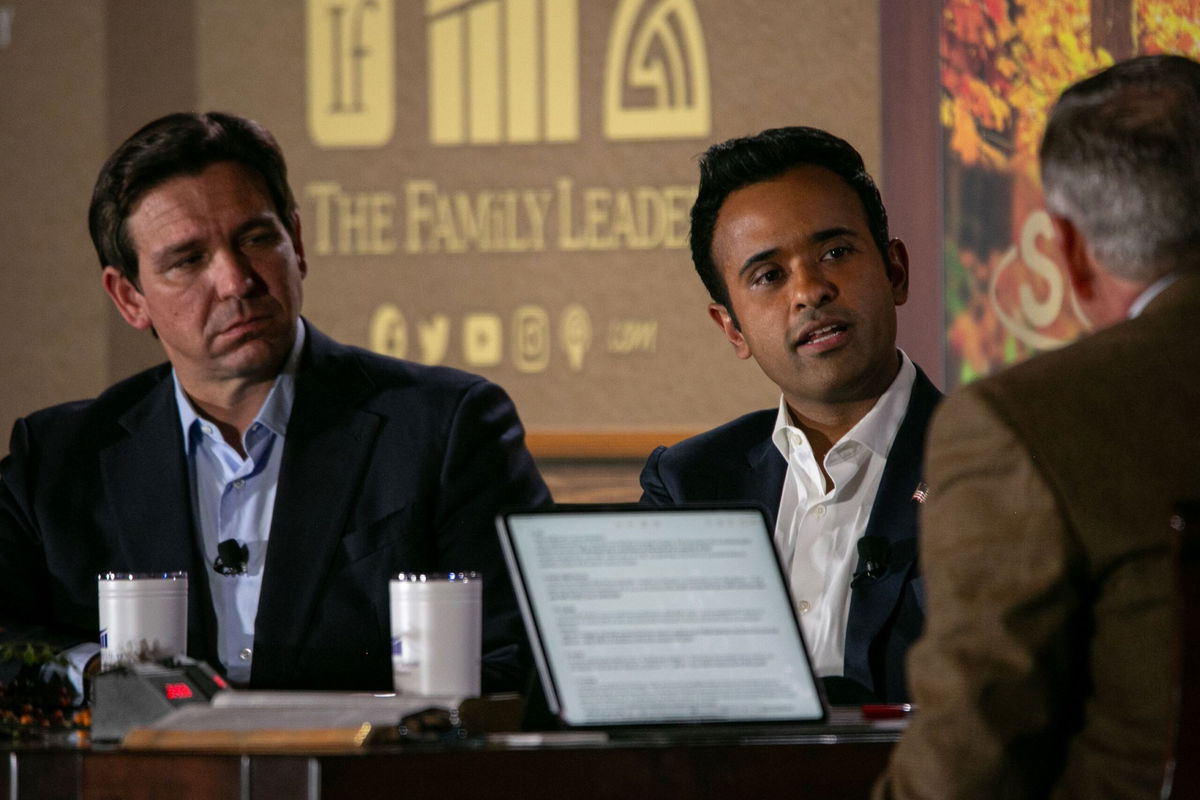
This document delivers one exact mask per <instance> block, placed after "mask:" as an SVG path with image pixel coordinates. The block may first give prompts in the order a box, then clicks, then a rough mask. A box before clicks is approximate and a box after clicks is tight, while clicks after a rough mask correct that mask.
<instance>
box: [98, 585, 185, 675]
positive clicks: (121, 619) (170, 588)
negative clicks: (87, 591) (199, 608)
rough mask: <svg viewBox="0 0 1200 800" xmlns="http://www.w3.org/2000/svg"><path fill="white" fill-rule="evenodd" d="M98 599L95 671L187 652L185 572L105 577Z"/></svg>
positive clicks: (100, 586)
mask: <svg viewBox="0 0 1200 800" xmlns="http://www.w3.org/2000/svg"><path fill="white" fill-rule="evenodd" d="M96 583H97V585H98V587H99V593H100V668H101V669H110V668H112V667H115V666H117V665H118V664H130V663H134V662H137V661H152V660H155V659H160V658H167V657H168V656H173V655H177V654H179V653H186V652H187V595H188V582H187V573H186V572H155V573H129V572H106V573H104V574H103V575H99V576H97V580H96Z"/></svg>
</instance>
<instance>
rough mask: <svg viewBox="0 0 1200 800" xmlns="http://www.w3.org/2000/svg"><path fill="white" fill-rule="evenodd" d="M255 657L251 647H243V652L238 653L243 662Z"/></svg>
mask: <svg viewBox="0 0 1200 800" xmlns="http://www.w3.org/2000/svg"><path fill="white" fill-rule="evenodd" d="M253 655H254V653H253V652H252V651H251V650H250V648H249V647H243V648H242V652H240V653H238V658H240V659H241V660H242V661H249V660H250V658H251V657H252V656H253Z"/></svg>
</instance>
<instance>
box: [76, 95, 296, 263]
mask: <svg viewBox="0 0 1200 800" xmlns="http://www.w3.org/2000/svg"><path fill="white" fill-rule="evenodd" d="M224 161H233V162H236V163H238V164H242V165H244V166H246V167H249V168H250V169H253V170H254V171H256V172H257V173H258V174H260V175H261V176H262V177H263V180H264V181H265V183H266V186H267V191H268V192H269V193H270V195H271V202H272V203H273V204H274V206H275V213H276V214H278V215H279V221H280V222H281V223H283V226H284V228H285V229H286V230H287V232H288V234H289V235H290V236H291V237H292V238H293V239H294V238H295V236H296V231H295V225H294V222H293V215H294V214H295V213H296V200H295V198H294V197H293V195H292V190H291V188H290V187H289V186H288V182H287V164H286V163H285V161H284V159H283V152H282V151H281V150H280V149H279V145H278V144H277V143H276V141H275V137H273V136H272V135H271V133H270V132H269V131H268V130H267V129H266V128H264V127H263V126H262V125H260V124H259V123H257V122H255V121H254V120H249V119H244V118H242V117H238V116H234V115H233V114H223V113H220V112H215V111H210V112H208V113H204V114H191V113H181V114H168V115H167V116H165V117H160V118H159V119H156V120H154V121H153V122H151V123H149V124H148V125H146V126H144V127H143V128H142V129H141V130H139V131H138V132H137V133H135V134H133V135H132V136H130V137H129V138H128V139H126V140H125V142H124V143H123V144H122V145H121V146H120V147H118V148H117V149H116V152H114V153H113V154H112V155H111V156H109V157H108V160H107V161H106V162H104V166H103V167H101V169H100V175H99V177H97V178H96V187H95V189H94V190H93V191H92V204H91V207H90V208H89V209H88V228H89V229H90V231H91V234H92V244H93V245H94V246H95V248H96V255H97V256H99V258H100V266H101V267H105V266H110V265H111V266H113V267H116V268H117V269H118V270H120V271H121V274H122V275H124V276H125V277H126V278H128V279H129V280H130V281H131V282H132V283H133V285H134V286H138V285H139V283H138V263H137V252H136V250H135V249H134V247H133V243H132V242H131V241H130V240H129V233H128V231H127V230H126V226H125V222H126V220H127V219H128V217H129V213H130V210H131V209H132V208H133V207H134V205H136V203H137V202H138V200H139V199H140V198H141V197H142V196H143V195H144V194H145V193H146V192H148V191H149V190H151V189H153V188H154V187H156V186H158V185H160V184H162V183H163V182H165V181H167V180H170V179H171V178H174V177H177V176H180V175H198V174H200V173H201V172H203V171H204V169H205V168H206V167H208V166H209V165H211V164H216V163H219V162H224Z"/></svg>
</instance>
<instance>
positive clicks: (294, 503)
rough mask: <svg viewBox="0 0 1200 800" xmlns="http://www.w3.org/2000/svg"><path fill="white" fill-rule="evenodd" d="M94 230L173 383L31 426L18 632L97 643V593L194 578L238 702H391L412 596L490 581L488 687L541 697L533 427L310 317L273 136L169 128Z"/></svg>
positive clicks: (211, 639)
mask: <svg viewBox="0 0 1200 800" xmlns="http://www.w3.org/2000/svg"><path fill="white" fill-rule="evenodd" d="M90 226H91V232H92V238H93V241H94V243H95V245H96V250H97V253H98V254H99V257H100V262H101V264H102V266H103V283H104V288H105V290H106V291H107V293H108V295H109V296H110V297H111V298H112V300H113V302H114V304H115V305H116V307H117V309H118V310H119V312H120V313H121V315H122V316H123V317H124V319H125V320H126V321H127V322H128V323H129V324H130V325H132V326H134V327H135V328H137V329H139V330H149V331H152V332H153V334H154V335H155V337H156V338H157V339H158V340H159V341H160V342H161V344H162V346H163V349H164V350H165V351H166V355H167V358H168V362H169V363H167V364H163V365H162V366H159V367H156V368H153V369H151V370H148V371H146V372H143V373H141V374H139V375H136V376H134V377H132V378H129V379H127V380H125V381H122V382H121V383H118V384H116V385H115V386H113V387H112V388H110V389H108V390H107V391H106V392H104V393H103V394H102V395H100V397H98V398H96V399H95V400H90V401H86V402H79V403H69V404H66V405H61V406H56V407H53V408H49V409H46V410H43V411H40V412H37V413H35V414H32V415H30V416H29V417H27V418H25V419H22V420H19V421H18V422H17V424H16V426H15V429H14V431H13V436H12V444H11V452H10V454H9V456H8V457H7V458H6V459H5V460H4V462H3V466H2V473H0V474H2V478H3V481H2V483H0V626H3V627H7V628H9V629H10V635H11V634H12V632H13V631H14V630H16V629H18V628H20V629H22V630H24V631H26V632H27V633H28V632H30V631H34V630H36V631H37V635H39V636H42V637H45V638H48V639H51V640H53V641H55V642H58V643H60V644H64V645H70V644H73V643H75V642H84V641H90V642H95V640H96V635H97V588H96V575H97V573H102V572H107V571H117V572H133V573H158V572H166V571H174V570H186V571H187V572H188V574H189V598H188V601H189V602H188V611H189V621H188V651H189V653H190V654H192V655H194V656H197V657H200V658H203V659H205V660H208V661H210V662H212V663H213V664H214V665H216V666H218V667H219V668H220V669H222V670H223V671H224V672H226V673H227V675H228V676H229V677H230V678H231V679H232V680H234V681H235V682H240V683H246V684H249V685H250V686H252V687H257V688H294V689H301V688H303V689H357V690H389V689H390V688H391V684H392V679H391V651H390V627H389V607H388V580H389V576H390V575H392V574H394V573H396V572H400V571H403V572H451V571H454V572H457V571H479V572H481V573H482V574H483V582H484V624H483V650H484V656H483V687H484V690H485V691H490V690H500V689H513V688H518V687H520V686H521V682H522V680H523V676H524V670H525V666H526V664H527V661H526V652H525V649H526V642H525V638H524V633H523V628H522V624H521V620H520V617H519V614H518V612H517V608H516V603H515V598H514V596H513V592H512V587H511V585H510V584H509V581H508V577H507V572H506V570H505V568H504V564H503V559H502V557H501V554H500V551H499V546H498V541H497V537H496V535H495V529H494V523H493V516H494V514H495V512H496V510H497V509H498V508H500V507H503V506H507V505H526V504H537V503H542V502H548V500H549V496H548V493H547V490H546V488H545V485H544V484H543V482H542V480H541V477H540V476H539V475H538V472H537V469H536V467H535V465H534V463H533V461H532V458H531V457H530V455H529V452H528V451H527V450H526V448H525V445H524V432H523V429H522V427H521V424H520V421H519V420H518V418H517V414H516V410H515V409H514V407H513V405H512V402H511V401H510V400H509V399H508V397H507V396H506V395H505V394H504V392H503V391H502V390H501V389H500V388H499V387H497V386H495V385H493V384H491V383H488V382H487V381H485V380H483V379H482V378H479V377H477V376H473V375H468V374H466V373H462V372H458V371H456V370H452V369H446V368H431V367H423V366H420V365H416V364H412V363H408V362H403V361H398V360H395V359H389V358H384V357H381V356H377V355H374V354H371V353H369V352H366V351H364V350H360V349H357V348H352V347H347V346H344V345H340V344H338V343H336V342H334V341H332V340H330V339H329V338H328V337H326V336H325V335H323V334H322V333H321V332H320V331H318V330H317V329H316V328H315V327H314V326H313V325H312V324H310V323H308V322H307V321H304V320H303V319H301V317H300V307H301V299H302V291H301V289H302V280H303V278H304V276H305V274H306V272H307V263H306V261H305V258H304V247H303V243H302V239H301V230H300V218H299V216H298V214H297V212H296V204H295V201H294V199H293V196H292V193H291V190H290V188H289V187H288V184H287V176H286V167H285V164H284V159H283V155H282V153H281V152H280V151H279V148H278V146H277V145H276V143H275V141H274V139H273V138H272V137H271V135H270V134H269V133H268V132H267V131H266V130H265V129H263V128H262V127H261V126H259V125H258V124H257V123H254V122H252V121H249V120H245V119H242V118H239V117H234V116H231V115H226V114H216V113H212V114H175V115H170V116H167V117H164V118H162V119H159V120H157V121H155V122H152V123H150V124H149V125H147V126H146V127H144V128H143V129H142V130H140V131H138V132H137V133H135V134H134V135H133V136H132V137H131V138H130V139H129V140H128V141H126V142H125V143H124V144H123V145H122V146H121V147H120V148H119V149H118V150H117V151H116V152H115V153H114V154H113V155H112V156H111V157H110V158H109V160H108V162H107V163H106V164H105V166H104V168H103V169H102V171H101V173H100V177H99V180H98V181H97V184H96V188H95V192H94V194H93V199H92V206H91V211H90ZM221 542H232V543H233V545H234V546H233V548H232V549H224V550H221V549H219V548H218V544H219V543H221ZM231 554H232V557H230V556H231ZM218 556H220V557H221V558H220V559H219V558H218ZM222 559H223V560H222ZM82 648H83V652H84V654H85V655H88V654H90V653H91V652H94V651H95V650H96V646H95V645H94V644H92V645H87V644H85V645H83V646H82ZM89 648H90V650H89ZM76 652H78V648H76Z"/></svg>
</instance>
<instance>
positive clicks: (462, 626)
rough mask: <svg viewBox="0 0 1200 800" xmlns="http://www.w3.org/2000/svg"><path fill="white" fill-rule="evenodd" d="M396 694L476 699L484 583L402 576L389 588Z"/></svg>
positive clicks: (466, 575)
mask: <svg viewBox="0 0 1200 800" xmlns="http://www.w3.org/2000/svg"><path fill="white" fill-rule="evenodd" d="M389 590H390V595H391V612H392V614H391V617H392V678H393V681H394V683H395V688H396V694H402V695H444V696H452V697H478V696H479V674H480V664H479V662H480V652H481V650H482V647H483V645H482V639H483V579H482V578H481V577H480V575H479V574H478V573H476V572H452V573H440V574H420V573H402V574H400V575H397V576H396V577H395V578H394V579H393V580H392V581H391V584H390V586H389Z"/></svg>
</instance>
